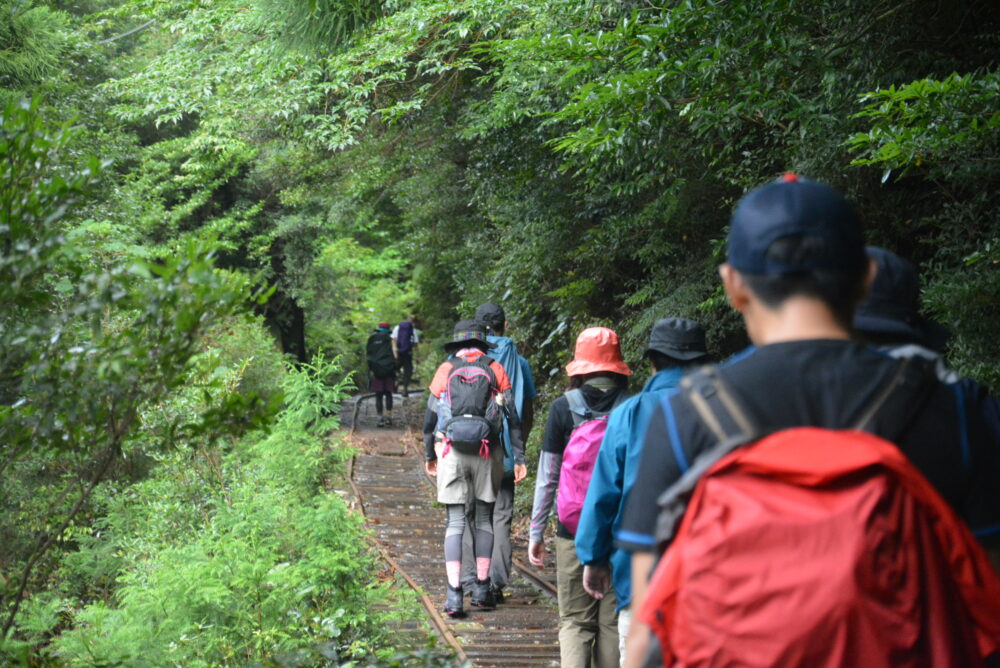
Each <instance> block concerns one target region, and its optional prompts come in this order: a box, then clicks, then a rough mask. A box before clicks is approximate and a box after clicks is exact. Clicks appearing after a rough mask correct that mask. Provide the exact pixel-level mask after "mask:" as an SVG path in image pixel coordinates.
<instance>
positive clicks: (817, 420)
mask: <svg viewBox="0 0 1000 668" xmlns="http://www.w3.org/2000/svg"><path fill="white" fill-rule="evenodd" d="M719 273H720V276H721V277H722V282H723V286H724V288H725V292H726V295H727V297H728V299H729V301H730V303H731V304H732V306H733V307H734V308H735V309H736V310H737V311H739V313H740V315H741V316H742V317H743V320H744V322H745V324H746V328H747V333H748V334H749V337H750V340H751V341H752V342H753V344H754V345H755V348H754V349H753V350H752V351H750V352H749V354H746V355H744V356H742V357H741V358H740V359H738V360H737V361H734V362H732V363H731V364H728V365H726V366H720V367H714V368H711V370H710V371H707V372H705V373H697V374H694V375H692V376H689V377H688V378H687V379H685V381H684V383H682V388H681V390H680V391H679V392H677V393H676V394H673V395H671V396H670V397H668V398H666V399H664V400H663V401H662V402H661V404H660V406H659V407H658V410H657V411H656V413H655V414H654V415H653V417H652V418H651V420H650V421H649V425H648V427H647V429H646V433H645V436H644V442H643V451H642V457H641V462H640V466H639V473H638V476H637V478H636V482H635V485H634V487H633V488H632V492H631V494H630V496H629V499H628V502H627V505H626V511H625V516H624V519H623V521H622V526H621V528H620V530H619V532H618V534H617V538H618V545H619V546H620V547H622V548H623V549H625V550H627V551H629V552H631V553H632V555H633V556H632V571H633V606H634V607H635V609H636V611H637V617H636V619H634V620H633V624H632V630H631V634H630V638H629V640H628V660H627V665H629V666H641V665H644V664H645V662H646V660H647V659H648V658H649V657H648V656H647V654H648V652H647V650H648V648H649V645H650V643H649V640H650V631H651V630H652V631H653V632H654V633H655V636H656V640H657V641H659V642H660V643H661V644H662V656H661V658H660V659H659V660H658V664H657V665H669V666H689V667H694V666H708V665H734V664H739V665H741V666H782V667H784V666H787V667H796V668H798V667H803V668H804V667H806V666H809V667H810V668H811V667H813V666H820V667H827V666H829V667H831V668H832V667H846V666H866V667H867V666H886V667H888V666H925V665H927V666H931V665H932V666H955V667H956V668H957V667H958V666H976V665H980V664H981V662H982V659H983V658H984V657H986V656H988V655H990V654H991V653H995V652H996V651H997V649H998V648H1000V578H998V576H997V574H996V573H995V572H994V571H993V570H992V568H991V567H990V565H989V563H988V561H987V556H986V552H985V551H984V550H983V547H982V546H985V547H987V549H989V550H995V549H996V546H997V544H998V542H1000V494H998V493H997V491H996V490H997V489H998V483H1000V448H997V444H996V443H995V442H993V441H992V439H991V438H990V437H989V435H988V430H987V428H986V426H985V424H984V422H983V420H982V418H981V416H980V415H977V414H976V412H975V411H974V410H972V408H973V407H971V406H969V405H968V403H967V401H966V399H965V398H963V397H962V396H961V395H959V394H956V392H955V391H954V390H953V388H951V387H950V386H948V385H946V384H944V383H941V382H940V381H939V380H938V379H937V378H936V375H935V372H934V369H933V367H932V365H929V364H927V363H925V362H923V361H922V360H920V359H919V358H907V359H903V360H898V359H894V358H892V357H890V356H887V355H885V354H883V353H881V352H880V351H878V350H876V349H874V348H872V347H869V346H867V345H865V344H863V343H859V342H855V341H852V340H851V339H850V334H851V331H850V324H851V318H852V312H853V310H854V307H855V304H856V302H857V301H858V300H859V299H860V298H862V297H863V296H864V294H865V291H866V290H867V288H868V285H869V284H870V282H871V280H872V277H873V275H874V271H873V266H872V264H871V263H870V262H869V260H868V258H867V257H866V255H865V248H864V240H863V236H862V233H861V225H860V221H859V218H858V216H857V214H856V213H855V212H854V210H853V207H852V206H851V205H850V203H849V202H848V201H847V200H846V199H845V198H844V197H843V196H842V195H840V194H839V193H837V192H836V191H835V190H833V189H832V188H830V187H829V186H826V185H823V184H819V183H815V182H811V181H807V180H805V179H801V178H798V177H797V176H795V175H786V177H784V178H783V179H782V180H781V181H779V182H777V183H773V184H769V185H766V186H763V187H761V188H759V189H757V190H754V191H753V192H751V193H750V194H748V195H747V196H746V197H744V198H743V200H741V202H740V204H739V205H738V206H737V208H736V211H735V212H734V214H733V217H732V219H731V221H730V228H729V237H728V254H727V262H726V263H725V264H723V265H722V266H721V267H720V270H719ZM865 432H867V433H865ZM661 509H662V510H661ZM970 529H971V531H970ZM974 535H975V538H974V537H973V536H974ZM976 539H978V541H979V542H977V540H976ZM664 549H665V550H666V551H665V553H663V552H662V551H663V550H664ZM661 553H662V554H663V556H662V558H660V556H659V555H660V554H661ZM658 559H659V564H658V565H657V567H656V571H655V574H654V575H653V579H652V580H650V579H649V578H650V573H652V572H653V566H654V564H656V562H657V560H658Z"/></svg>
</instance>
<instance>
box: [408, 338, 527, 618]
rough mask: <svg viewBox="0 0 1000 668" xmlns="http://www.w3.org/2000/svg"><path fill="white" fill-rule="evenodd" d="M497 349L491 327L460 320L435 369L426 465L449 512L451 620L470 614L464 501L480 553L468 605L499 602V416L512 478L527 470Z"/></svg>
mask: <svg viewBox="0 0 1000 668" xmlns="http://www.w3.org/2000/svg"><path fill="white" fill-rule="evenodd" d="M494 346H495V344H492V343H490V342H489V341H488V340H487V339H486V328H485V327H484V326H483V325H482V323H480V322H479V321H477V320H462V321H460V322H459V323H458V324H456V325H455V330H454V335H453V337H452V340H451V341H449V342H448V343H446V344H445V345H444V349H445V352H447V353H449V354H450V355H451V357H450V358H449V359H448V360H446V361H445V362H443V363H442V364H441V366H439V367H438V370H437V372H436V373H435V374H434V379H433V380H432V381H431V385H430V394H431V396H430V398H429V400H428V404H427V413H426V415H425V417H424V456H425V463H424V469H425V471H426V472H427V474H428V475H430V476H432V477H436V478H437V487H438V494H437V499H438V502H440V503H442V504H444V506H445V508H446V509H447V521H446V527H445V538H444V555H445V556H444V558H445V572H446V575H447V580H448V585H447V595H446V600H445V606H444V612H445V613H446V614H448V615H449V616H451V617H463V616H464V615H465V610H464V608H463V600H462V599H463V595H464V591H463V587H462V582H461V571H462V534H463V532H464V531H465V527H466V505H472V506H473V512H472V514H471V517H472V522H473V524H474V527H473V529H472V535H473V551H474V555H475V558H476V583H475V585H474V586H473V589H472V599H471V605H472V607H474V608H477V609H480V610H492V609H493V608H495V607H496V601H495V599H494V596H493V591H492V588H491V583H490V562H491V561H492V554H493V505H494V503H495V502H496V498H497V492H498V491H499V489H500V483H501V481H502V479H503V458H504V449H503V445H502V443H501V440H500V430H501V428H502V427H501V416H504V417H505V418H506V420H507V424H508V425H509V429H510V440H511V447H512V449H513V453H514V482H515V483H519V482H521V481H522V480H523V479H524V477H525V476H526V475H527V472H528V471H527V468H526V466H525V463H524V442H523V440H522V439H521V422H520V419H519V418H518V415H517V408H516V406H515V405H514V401H513V398H512V396H511V385H510V379H509V378H508V377H507V374H506V372H505V371H504V369H503V367H502V366H501V365H500V364H499V363H498V362H497V361H496V360H494V359H492V358H491V357H489V355H488V353H489V351H490V350H491V349H492V348H493V347H494Z"/></svg>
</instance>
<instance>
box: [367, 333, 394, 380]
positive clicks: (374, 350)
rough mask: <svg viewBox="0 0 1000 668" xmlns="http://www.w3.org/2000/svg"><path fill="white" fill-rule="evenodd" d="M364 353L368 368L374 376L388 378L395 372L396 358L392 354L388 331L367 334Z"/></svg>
mask: <svg viewBox="0 0 1000 668" xmlns="http://www.w3.org/2000/svg"><path fill="white" fill-rule="evenodd" d="M365 354H366V355H365V356H366V359H367V360H368V369H369V370H370V371H371V372H372V375H373V376H375V377H376V378H388V377H389V376H393V375H395V374H396V358H395V357H393V355H392V338H391V337H390V336H389V332H375V333H374V334H372V335H371V336H369V337H368V346H367V347H366V349H365Z"/></svg>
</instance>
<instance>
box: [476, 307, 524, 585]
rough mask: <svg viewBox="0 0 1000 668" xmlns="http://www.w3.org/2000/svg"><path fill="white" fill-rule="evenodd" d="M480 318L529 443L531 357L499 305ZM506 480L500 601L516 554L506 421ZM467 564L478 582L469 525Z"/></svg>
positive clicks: (495, 569)
mask: <svg viewBox="0 0 1000 668" xmlns="http://www.w3.org/2000/svg"><path fill="white" fill-rule="evenodd" d="M476 320H478V321H480V322H481V323H483V324H484V325H485V326H486V332H487V336H486V340H487V341H489V342H490V343H492V344H494V345H495V346H496V347H495V348H493V349H492V350H490V357H492V358H493V359H495V360H496V361H497V362H499V363H500V366H502V367H503V368H504V371H506V372H507V377H508V378H509V379H510V385H511V394H512V395H513V397H514V406H515V407H516V408H517V414H518V416H519V417H520V418H521V437H522V440H524V441H525V442H527V441H528V436H529V434H530V433H531V427H532V424H533V422H534V415H535V412H534V399H535V396H536V394H537V391H536V390H535V378H534V376H533V375H532V373H531V367H530V366H529V365H528V360H526V359H524V357H522V356H521V355H519V354H518V352H517V346H516V345H515V343H514V342H513V341H512V340H511V339H509V338H508V337H506V336H504V332H505V331H506V329H507V316H506V314H505V313H504V310H503V309H502V308H501V307H500V306H498V305H497V304H492V303H490V302H487V303H485V304H483V305H482V306H480V307H479V308H478V309H476ZM502 437H503V446H504V458H503V470H504V474H503V482H501V483H500V491H499V492H498V493H497V500H496V504H495V505H494V506H493V561H492V562H491V565H490V582H492V587H493V595H494V598H495V599H496V602H497V603H502V602H503V600H504V593H503V590H504V587H506V586H507V583H508V582H509V581H510V572H511V559H512V557H513V555H512V551H511V545H510V525H511V521H512V520H513V518H514V487H515V485H514V449H513V447H512V446H511V441H510V425H509V424H508V422H507V421H506V420H504V424H503V434H502ZM463 541H464V549H463V552H462V555H463V559H464V563H463V566H462V582H463V583H464V584H465V585H466V586H467V587H470V588H471V586H472V584H473V583H474V582H475V579H476V573H475V565H474V562H473V559H472V531H471V527H469V526H466V529H465V534H464V538H463Z"/></svg>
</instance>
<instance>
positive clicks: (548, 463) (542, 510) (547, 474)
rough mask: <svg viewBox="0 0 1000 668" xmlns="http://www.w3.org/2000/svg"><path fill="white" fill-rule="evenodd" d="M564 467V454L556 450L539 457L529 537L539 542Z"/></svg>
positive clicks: (547, 520)
mask: <svg viewBox="0 0 1000 668" xmlns="http://www.w3.org/2000/svg"><path fill="white" fill-rule="evenodd" d="M560 468H562V455H557V454H556V453H554V452H542V453H541V455H540V456H539V458H538V476H537V477H536V479H535V502H534V503H533V504H532V507H531V529H530V531H529V538H530V539H531V540H532V541H535V542H538V541H541V540H542V535H543V534H544V533H545V525H546V524H548V522H549V513H551V512H552V504H553V503H554V501H555V498H556V489H558V487H559V470H560Z"/></svg>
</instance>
